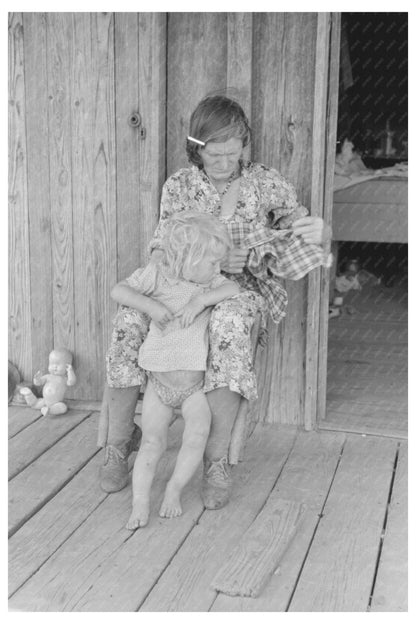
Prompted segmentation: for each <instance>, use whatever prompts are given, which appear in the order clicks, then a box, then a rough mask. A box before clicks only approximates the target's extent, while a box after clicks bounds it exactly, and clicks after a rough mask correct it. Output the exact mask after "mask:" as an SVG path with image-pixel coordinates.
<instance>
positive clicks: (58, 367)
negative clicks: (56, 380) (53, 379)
mask: <svg viewBox="0 0 416 624" xmlns="http://www.w3.org/2000/svg"><path fill="white" fill-rule="evenodd" d="M67 364H68V362H67V361H66V359H65V358H64V357H63V356H62V355H61V354H60V353H56V352H55V351H52V353H51V354H50V356H49V369H48V370H49V372H50V374H51V375H65V372H66V366H67Z"/></svg>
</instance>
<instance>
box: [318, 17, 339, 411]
mask: <svg viewBox="0 0 416 624" xmlns="http://www.w3.org/2000/svg"><path fill="white" fill-rule="evenodd" d="M340 41H341V14H340V13H331V32H330V49H329V76H328V104H327V112H326V127H327V132H326V162H325V183H324V202H323V215H322V216H323V218H324V220H325V222H326V223H328V225H330V226H331V224H332V203H333V187H334V170H335V151H336V139H337V121H338V82H339V63H340V45H341V43H340ZM335 271H336V257H334V263H333V266H332V268H331V269H330V270H329V271H322V281H321V308H320V323H319V347H318V353H319V360H318V380H317V381H318V393H317V421H318V422H319V420H320V419H324V418H325V417H326V390H327V371H328V367H327V361H328V307H329V299H330V296H331V292H330V289H331V282H332V279H334V277H335ZM331 276H333V277H332V278H331Z"/></svg>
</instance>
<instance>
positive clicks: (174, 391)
mask: <svg viewBox="0 0 416 624" xmlns="http://www.w3.org/2000/svg"><path fill="white" fill-rule="evenodd" d="M230 245H231V243H230V240H229V238H228V235H227V233H226V231H225V229H224V227H223V226H222V225H221V223H220V222H219V221H218V219H216V218H215V217H213V216H211V215H209V214H204V213H194V212H189V211H188V212H184V213H179V214H176V215H174V216H173V217H171V219H170V220H169V223H167V225H166V229H165V235H164V241H163V254H162V255H160V256H159V258H158V259H157V260H156V261H155V260H152V261H151V262H150V263H149V264H148V265H147V266H146V267H145V268H144V269H138V270H137V271H136V272H135V273H133V275H131V276H130V277H129V278H128V279H127V280H125V281H123V282H120V283H119V284H117V285H116V286H115V287H114V289H113V290H112V292H111V296H112V297H113V299H114V300H115V301H117V303H119V304H122V305H126V306H130V307H133V308H136V309H137V310H139V311H140V312H144V313H146V314H148V315H149V316H150V318H151V323H150V328H149V333H148V335H147V337H146V339H145V341H144V342H143V344H142V346H141V347H140V350H139V364H140V366H141V367H142V368H143V369H144V370H146V373H147V377H148V381H147V385H146V390H145V393H144V398H143V409H142V423H141V426H142V432H143V437H142V442H141V446H140V450H139V452H138V454H137V457H136V461H135V464H134V469H133V508H132V512H131V516H130V518H129V520H128V522H127V525H126V527H127V528H128V529H131V530H134V529H137V528H139V527H143V526H145V525H146V524H147V522H148V519H149V498H150V488H151V484H152V481H153V477H154V474H155V471H156V466H157V463H158V461H159V459H160V457H161V455H162V453H163V452H164V450H165V449H166V445H167V434H168V428H169V424H170V422H171V419H172V415H173V409H174V407H177V406H182V415H183V418H184V421H185V428H184V432H183V438H182V446H181V448H180V450H179V453H178V457H177V460H176V464H175V468H174V471H173V474H172V476H171V478H170V480H169V482H168V484H167V487H166V492H165V496H164V499H163V502H162V506H161V508H160V512H159V515H160V516H162V517H165V518H172V517H175V516H179V515H180V514H181V513H182V508H181V502H180V496H181V492H182V490H183V488H184V486H185V485H186V484H187V483H188V481H189V480H190V479H191V477H192V475H193V474H194V472H195V470H196V469H197V467H198V465H199V463H200V462H201V460H202V456H203V452H204V449H205V445H206V441H207V438H208V434H209V429H210V424H211V412H210V409H209V406H208V402H207V399H206V397H205V394H204V392H203V390H202V388H203V385H204V371H205V369H206V360H207V355H208V323H209V317H210V309H211V308H212V306H215V305H216V304H217V303H219V302H220V301H223V300H224V299H227V298H228V297H232V296H233V295H236V294H237V293H238V292H239V286H238V285H237V284H236V283H235V282H233V281H231V280H228V279H226V278H225V277H223V276H222V275H220V261H221V260H222V258H223V257H224V256H225V254H226V253H227V252H228V250H229V248H230Z"/></svg>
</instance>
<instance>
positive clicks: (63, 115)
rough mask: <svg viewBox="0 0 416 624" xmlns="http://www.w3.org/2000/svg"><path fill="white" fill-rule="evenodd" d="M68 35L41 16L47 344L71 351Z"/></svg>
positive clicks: (65, 22) (64, 22)
mask: <svg viewBox="0 0 416 624" xmlns="http://www.w3.org/2000/svg"><path fill="white" fill-rule="evenodd" d="M72 32H73V29H72V16H71V14H66V13H47V37H46V42H47V48H46V60H47V68H46V69H47V87H46V85H44V88H45V87H46V88H47V89H48V99H49V108H48V124H49V135H48V137H49V171H50V176H49V196H50V204H51V247H52V275H53V282H52V306H53V307H52V310H53V343H54V346H56V347H58V346H59V347H66V348H68V349H70V350H71V351H72V352H74V350H75V314H74V299H75V292H74V247H73V229H72V228H73V208H72V207H73V196H72V190H73V189H72V187H73V174H72V139H73V128H72V126H71V58H72V55H73V48H72V46H73V37H72ZM77 182H78V181H76V183H77ZM76 183H75V186H76ZM43 366H45V364H43Z"/></svg>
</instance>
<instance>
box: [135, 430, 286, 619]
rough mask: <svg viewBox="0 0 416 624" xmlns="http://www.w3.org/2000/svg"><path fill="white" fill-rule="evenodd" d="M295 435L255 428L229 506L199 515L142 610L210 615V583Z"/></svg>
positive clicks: (263, 495) (263, 498) (261, 501)
mask: <svg viewBox="0 0 416 624" xmlns="http://www.w3.org/2000/svg"><path fill="white" fill-rule="evenodd" d="M295 436H296V432H295V431H294V430H293V429H290V430H286V429H285V428H282V430H279V429H278V428H273V427H272V426H270V425H268V426H267V425H266V426H261V425H257V427H256V429H255V431H254V433H253V435H252V436H251V437H250V439H249V440H248V443H247V447H246V455H245V456H246V459H245V461H244V462H242V463H241V464H240V465H239V467H238V469H236V472H235V473H234V474H235V477H234V479H235V483H234V487H233V496H232V498H231V501H230V503H229V504H228V505H227V506H226V507H224V508H223V509H220V510H218V511H206V512H205V513H204V514H203V516H202V517H201V519H200V521H199V523H198V525H197V526H196V527H195V528H194V530H193V531H192V533H191V534H190V535H189V537H188V539H187V540H186V542H185V543H184V544H183V545H182V547H181V549H180V550H179V552H178V553H177V554H176V556H175V558H174V559H173V560H172V561H171V563H170V565H169V566H168V567H167V569H166V570H165V572H164V574H163V575H162V576H161V578H160V579H159V582H158V584H157V585H156V586H155V587H154V588H153V590H152V592H150V594H149V596H148V598H147V599H146V600H145V602H144V603H143V604H142V605H141V607H140V611H157V612H160V611H208V610H210V607H211V605H212V603H213V602H214V600H215V597H216V592H215V591H213V590H212V589H211V588H210V583H211V581H212V579H213V578H214V576H215V574H216V572H217V571H218V568H219V566H220V565H221V564H222V563H223V562H224V561H225V560H226V559H227V556H228V554H229V553H230V552H231V551H232V549H233V548H234V546H235V545H236V544H237V543H238V541H239V539H240V538H241V535H242V534H243V533H244V532H245V531H246V530H247V528H248V527H249V526H250V525H251V523H252V522H253V520H254V519H255V517H256V516H257V514H258V512H259V511H260V509H261V508H262V506H263V505H264V503H265V501H266V500H267V498H268V495H269V493H270V490H271V489H272V488H273V485H274V482H275V480H276V477H277V475H278V474H279V472H280V470H281V468H282V466H283V465H284V463H285V461H286V459H287V457H288V455H289V454H290V451H291V448H292V445H293V443H294V440H295ZM265 464H266V465H267V466H268V467H269V469H268V470H267V471H266V470H264V465H265Z"/></svg>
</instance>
